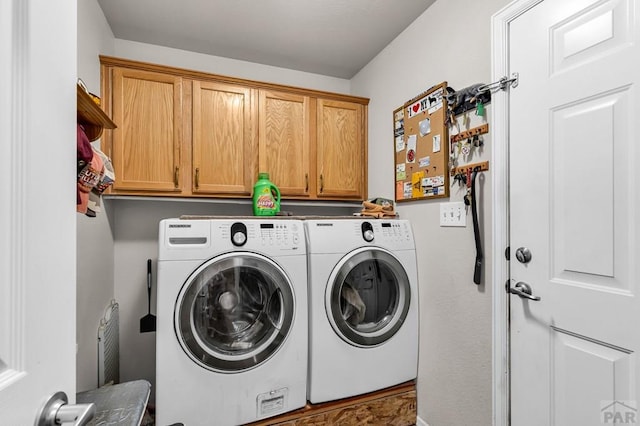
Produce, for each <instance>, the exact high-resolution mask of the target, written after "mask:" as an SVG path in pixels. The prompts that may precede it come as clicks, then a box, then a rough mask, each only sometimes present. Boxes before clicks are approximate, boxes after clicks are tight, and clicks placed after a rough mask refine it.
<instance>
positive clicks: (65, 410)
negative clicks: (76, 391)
mask: <svg viewBox="0 0 640 426" xmlns="http://www.w3.org/2000/svg"><path fill="white" fill-rule="evenodd" d="M68 402H69V399H68V398H67V394H66V393H64V392H56V393H55V394H53V395H51V397H50V398H49V400H48V401H47V402H45V403H44V405H43V406H42V408H40V411H39V413H38V417H36V423H35V426H58V425H65V424H73V425H74V426H84V425H86V424H88V423H89V422H90V421H91V419H93V416H95V414H96V405H95V404H72V405H69V404H68Z"/></svg>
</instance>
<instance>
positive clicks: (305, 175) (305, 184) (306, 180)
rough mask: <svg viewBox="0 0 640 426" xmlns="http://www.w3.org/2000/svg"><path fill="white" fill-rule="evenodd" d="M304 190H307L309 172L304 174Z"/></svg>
mask: <svg viewBox="0 0 640 426" xmlns="http://www.w3.org/2000/svg"><path fill="white" fill-rule="evenodd" d="M304 192H309V173H305V174H304Z"/></svg>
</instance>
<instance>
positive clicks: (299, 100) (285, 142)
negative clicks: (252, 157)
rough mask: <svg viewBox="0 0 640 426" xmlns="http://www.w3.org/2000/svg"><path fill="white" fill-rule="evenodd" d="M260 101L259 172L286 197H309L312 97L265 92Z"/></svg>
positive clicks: (310, 189)
mask: <svg viewBox="0 0 640 426" xmlns="http://www.w3.org/2000/svg"><path fill="white" fill-rule="evenodd" d="M259 98H260V102H259V106H258V111H259V114H258V121H259V131H258V134H259V155H258V158H259V167H258V168H259V171H260V172H267V173H269V179H270V180H271V181H272V182H273V183H274V184H276V185H277V186H278V188H279V189H280V193H281V195H282V196H283V197H286V196H297V197H309V195H310V194H311V191H312V190H313V189H312V188H310V186H309V184H310V182H309V179H310V176H311V170H310V168H309V167H310V157H309V155H310V146H309V139H310V138H309V131H310V130H309V122H310V101H309V97H308V96H303V95H297V94H290V93H282V92H275V91H267V90H261V91H260V92H259Z"/></svg>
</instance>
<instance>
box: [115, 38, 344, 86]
mask: <svg viewBox="0 0 640 426" xmlns="http://www.w3.org/2000/svg"><path fill="white" fill-rule="evenodd" d="M115 53H116V56H117V57H119V58H126V59H132V60H136V61H143V62H151V63H155V64H163V65H169V66H173V67H177V68H186V69H190V70H196V71H203V72H208V73H212V74H220V75H226V76H230V77H236V78H244V79H248V80H257V81H264V82H268V83H277V84H285V85H288V86H295V87H303V88H308V89H316V90H324V91H327V92H336V93H349V90H350V82H349V80H345V79H342V78H336V77H328V76H325V75H320V74H312V73H308V72H301V71H293V70H289V69H285V68H278V67H272V66H269V65H261V64H255V63H252V62H246V61H239V60H236V59H229V58H221V57H219V56H211V55H205V54H202V53H195V52H188V51H185V50H179V49H172V48H168V47H162V46H154V45H151V44H145V43H138V42H134V41H128V40H120V39H116V52H115Z"/></svg>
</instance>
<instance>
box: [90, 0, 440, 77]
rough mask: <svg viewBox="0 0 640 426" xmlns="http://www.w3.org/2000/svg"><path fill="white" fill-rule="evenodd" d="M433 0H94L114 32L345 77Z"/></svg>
mask: <svg viewBox="0 0 640 426" xmlns="http://www.w3.org/2000/svg"><path fill="white" fill-rule="evenodd" d="M434 1H435V0H180V1H176V0H98V3H99V4H100V7H101V8H102V10H103V12H104V15H105V17H106V18H107V21H108V22H109V25H110V26H111V29H112V31H113V33H114V35H115V37H116V38H119V39H124V40H131V41H138V42H142V43H149V44H156V45H160V46H167V47H173V48H176V49H183V50H189V51H193V52H199V53H205V54H209V55H214V56H222V57H226V58H232V59H239V60H244V61H249V62H256V63H260V64H265V65H273V66H277V67H282V68H289V69H294V70H298V71H306V72H312V73H317V74H322V75H328V76H334V77H340V78H346V79H350V78H351V77H353V76H354V75H355V74H356V73H357V72H358V71H359V70H360V69H362V67H364V66H365V65H366V64H367V63H368V62H369V61H370V60H371V59H373V58H374V57H375V56H376V55H377V54H378V53H379V52H380V51H381V50H382V49H384V48H385V46H387V44H389V43H390V42H391V41H392V40H393V39H394V38H395V37H396V36H397V35H398V34H400V33H401V32H402V31H403V30H404V29H405V28H406V27H407V26H409V24H411V23H412V22H413V21H414V20H415V19H416V18H417V17H418V16H420V15H421V14H422V12H424V11H425V10H426V9H427V8H428V7H429V6H430V5H431V4H432V3H433V2H434Z"/></svg>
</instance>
